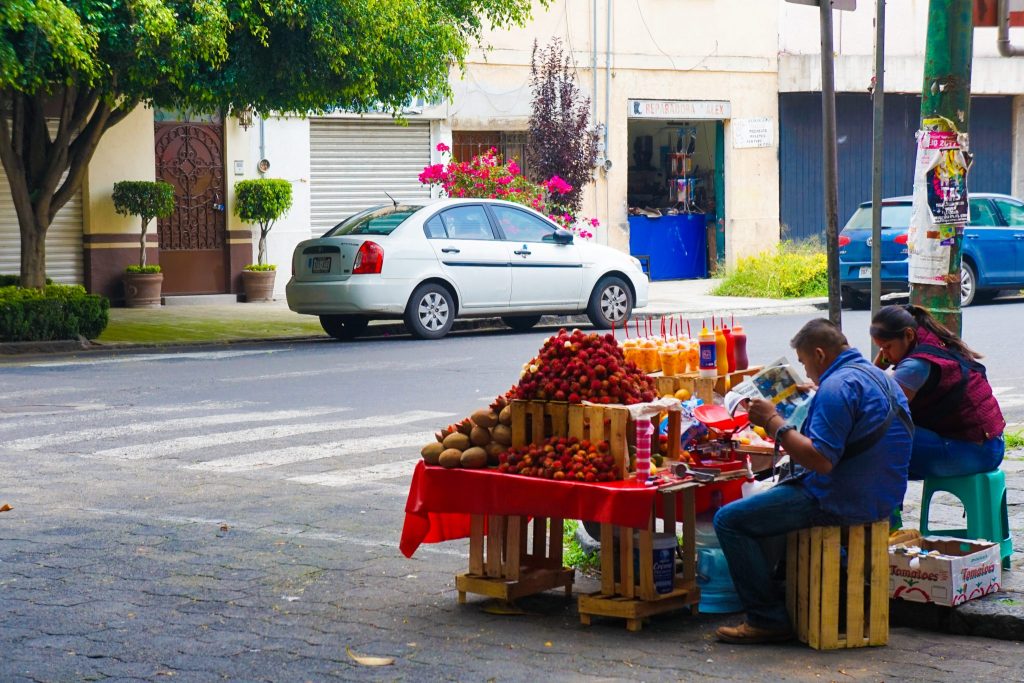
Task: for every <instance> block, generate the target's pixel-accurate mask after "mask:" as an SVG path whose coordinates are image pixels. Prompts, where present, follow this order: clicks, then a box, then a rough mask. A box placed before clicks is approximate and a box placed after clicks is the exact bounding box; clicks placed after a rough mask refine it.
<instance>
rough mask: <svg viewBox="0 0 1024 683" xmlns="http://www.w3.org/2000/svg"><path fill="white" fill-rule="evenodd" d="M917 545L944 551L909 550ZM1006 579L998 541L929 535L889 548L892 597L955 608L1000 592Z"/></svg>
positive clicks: (922, 547)
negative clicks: (912, 552) (934, 553)
mask: <svg viewBox="0 0 1024 683" xmlns="http://www.w3.org/2000/svg"><path fill="white" fill-rule="evenodd" d="M914 547H917V548H920V549H922V550H924V551H931V550H938V551H939V552H940V553H941V554H940V555H938V556H931V555H929V556H918V555H916V554H910V553H908V552H907V549H908V548H914ZM915 558H916V559H917V560H918V561H917V562H914V559H915ZM1002 578H1003V575H1002V563H1001V561H1000V558H999V544H998V543H990V542H988V541H967V540H963V539H959V538H948V537H943V536H926V537H925V538H918V539H915V540H913V541H909V542H906V543H901V544H899V545H895V546H891V547H890V548H889V597H891V598H899V599H900V600H910V601H911V602H931V603H935V604H936V605H946V606H949V607H952V606H956V605H962V604H963V603H965V602H967V601H968V600H973V599H974V598H979V597H981V596H983V595H987V594H989V593H993V592H995V591H998V590H999V589H1000V585H1001V583H1002Z"/></svg>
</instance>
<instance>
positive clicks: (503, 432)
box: [491, 424, 512, 446]
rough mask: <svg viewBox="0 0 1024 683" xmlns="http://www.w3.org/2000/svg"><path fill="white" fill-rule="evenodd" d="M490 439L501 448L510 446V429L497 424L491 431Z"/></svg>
mask: <svg viewBox="0 0 1024 683" xmlns="http://www.w3.org/2000/svg"><path fill="white" fill-rule="evenodd" d="M491 438H492V439H494V440H495V441H497V442H498V443H500V444H501V445H502V446H511V445H512V429H511V428H510V427H508V426H506V425H503V424H499V425H496V426H495V427H494V429H492V430H491Z"/></svg>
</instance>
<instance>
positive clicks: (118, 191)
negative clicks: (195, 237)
mask: <svg viewBox="0 0 1024 683" xmlns="http://www.w3.org/2000/svg"><path fill="white" fill-rule="evenodd" d="M110 198H111V199H113V200H114V210H115V211H117V212H118V213H119V214H121V215H122V216H138V217H139V218H141V219H142V234H141V236H140V237H139V267H140V268H145V267H146V229H147V228H148V227H149V224H150V222H151V221H152V220H153V219H154V218H167V217H168V216H170V215H171V214H172V213H174V186H173V185H171V184H170V183H165V182H163V181H162V180H156V181H152V180H122V181H121V182H118V183H114V192H113V193H112V194H111V196H110Z"/></svg>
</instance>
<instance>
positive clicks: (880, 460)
mask: <svg viewBox="0 0 1024 683" xmlns="http://www.w3.org/2000/svg"><path fill="white" fill-rule="evenodd" d="M855 365H856V366H860V367H861V368H864V369H866V370H867V372H870V373H871V374H873V375H874V376H875V378H876V379H878V380H879V381H881V382H883V383H885V384H888V385H889V389H890V391H891V392H892V394H893V396H894V397H895V399H896V400H897V401H898V402H899V404H900V405H902V406H903V408H904V409H905V410H906V411H907V413H908V414H909V412H910V408H909V406H908V405H907V399H906V396H904V394H903V391H902V390H901V389H900V388H899V386H898V385H897V384H896V383H895V382H894V381H893V380H892V378H890V377H889V376H888V375H886V374H885V373H883V372H882V371H881V370H879V369H878V368H876V367H875V366H874V365H872V364H871V363H869V362H868V361H867V359H865V358H864V356H862V355H861V353H860V351H858V350H857V349H849V350H847V351H844V352H843V353H841V354H840V355H839V357H838V358H836V360H835V361H834V362H833V363H832V365H830V366H829V367H828V369H827V370H826V371H825V372H824V373H823V374H822V375H821V377H820V378H819V380H818V392H817V393H816V394H815V395H814V398H813V399H812V400H811V405H810V410H809V411H808V414H807V419H806V420H805V421H804V424H803V427H802V428H801V430H800V431H801V433H803V434H804V435H805V436H807V437H808V438H810V440H811V442H812V443H813V444H814V447H815V448H817V449H818V451H819V452H820V453H821V454H822V455H824V456H825V457H826V458H828V460H829V461H830V462H831V463H832V471H831V472H830V473H829V474H818V473H816V472H812V471H809V470H808V471H805V472H804V473H802V476H801V477H800V480H799V481H800V484H802V485H803V486H804V488H806V489H807V491H808V492H809V493H810V494H811V495H812V496H814V497H815V498H816V499H817V500H818V504H819V505H820V506H821V509H822V511H823V512H824V513H826V516H827V517H834V518H836V519H835V521H834V522H833V523H844V524H861V523H867V522H874V521H876V520H879V519H883V518H885V517H888V516H889V513H891V512H892V511H893V509H895V508H896V506H897V505H899V504H900V503H902V502H903V494H904V493H906V490H907V468H908V466H909V464H910V452H911V448H912V444H913V434H912V433H911V432H910V431H908V429H907V428H906V427H905V426H904V425H903V423H902V422H901V421H900V419H899V418H894V419H893V421H892V424H891V425H890V426H889V430H888V432H887V433H886V434H885V436H883V437H882V438H881V439H880V440H879V441H878V442H877V443H875V444H874V445H873V446H872V447H871V448H869V449H867V450H865V451H863V452H861V453H860V454H859V455H856V456H854V457H849V458H846V457H844V455H845V453H844V451H845V448H846V446H847V444H849V443H852V442H854V441H856V440H857V439H858V438H861V437H863V436H865V435H866V434H868V433H869V432H870V431H871V430H872V428H874V427H876V426H877V425H879V424H880V423H881V422H883V421H884V420H885V418H886V416H887V415H888V414H889V398H888V397H887V396H886V395H885V393H884V392H883V391H882V388H881V387H880V386H879V385H878V384H877V383H876V382H875V381H874V380H873V379H872V378H871V377H869V376H868V374H867V373H866V372H864V370H862V369H857V368H855V367H854V366H855Z"/></svg>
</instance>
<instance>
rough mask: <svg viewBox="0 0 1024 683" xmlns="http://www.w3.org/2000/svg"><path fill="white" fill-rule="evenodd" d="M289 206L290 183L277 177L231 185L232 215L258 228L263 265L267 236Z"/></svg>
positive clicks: (265, 261)
mask: <svg viewBox="0 0 1024 683" xmlns="http://www.w3.org/2000/svg"><path fill="white" fill-rule="evenodd" d="M291 207H292V184H291V183H289V182H288V181H287V180H281V179H280V178H257V179H255V180H240V181H238V182H237V183H235V214H236V215H237V216H238V217H239V218H241V219H242V220H243V221H245V222H246V223H255V224H256V225H258V226H260V248H259V258H258V260H257V261H256V263H258V264H259V265H261V266H265V265H267V235H268V234H269V233H270V229H271V228H272V227H274V222H275V221H276V220H277V219H278V218H280V217H281V216H283V215H284V214H285V212H286V211H288V209H290V208H291Z"/></svg>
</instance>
